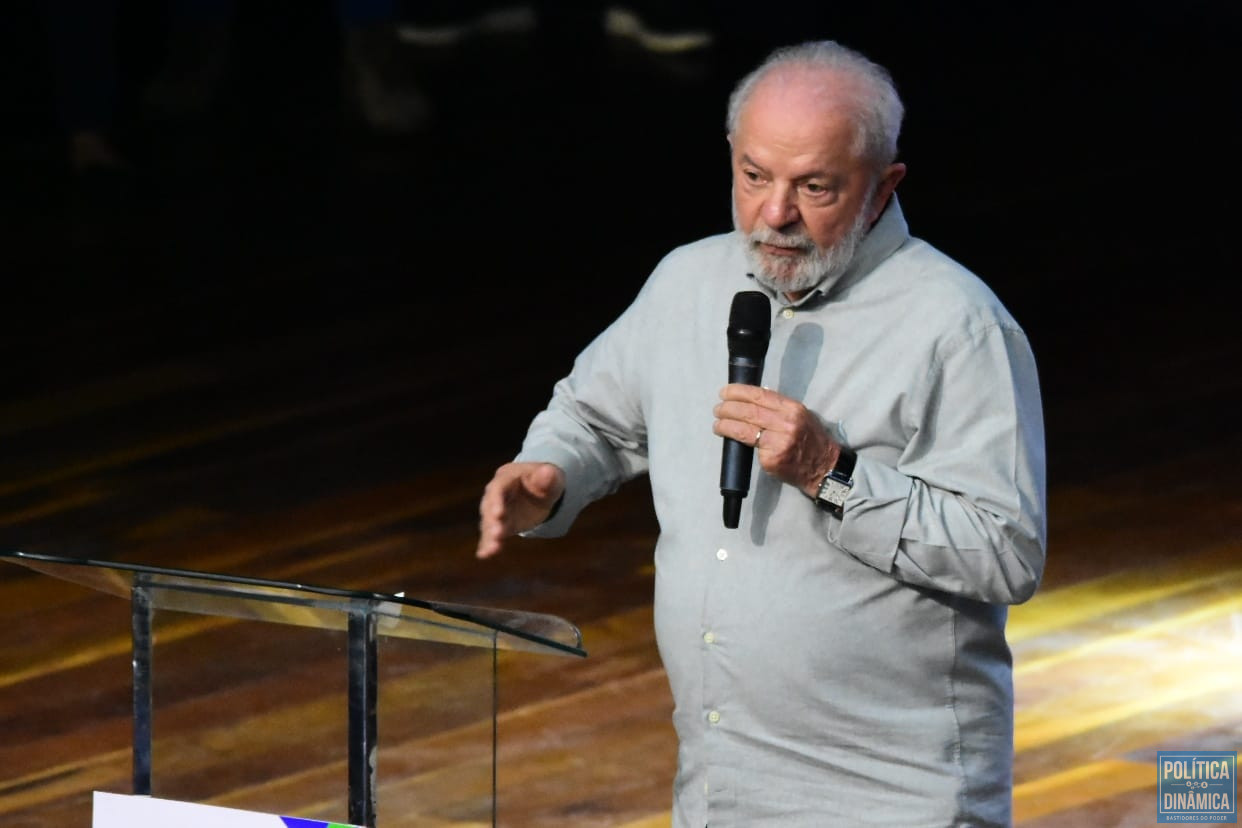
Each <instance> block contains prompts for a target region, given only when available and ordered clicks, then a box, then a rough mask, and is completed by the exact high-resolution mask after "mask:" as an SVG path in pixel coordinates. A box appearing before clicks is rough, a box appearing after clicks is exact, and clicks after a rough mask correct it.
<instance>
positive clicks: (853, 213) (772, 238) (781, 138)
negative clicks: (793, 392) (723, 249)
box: [731, 69, 904, 298]
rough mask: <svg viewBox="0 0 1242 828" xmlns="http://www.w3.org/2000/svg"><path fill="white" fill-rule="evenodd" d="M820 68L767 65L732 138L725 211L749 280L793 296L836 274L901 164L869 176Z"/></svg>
mask: <svg viewBox="0 0 1242 828" xmlns="http://www.w3.org/2000/svg"><path fill="white" fill-rule="evenodd" d="M825 80H826V79H825V77H824V75H823V73H822V72H821V73H818V74H816V73H813V72H810V71H807V70H796V69H793V70H783V71H782V70H777V71H776V72H774V73H773V74H772V75H769V76H768V77H767V78H765V79H764V80H763V81H761V82H760V84H759V86H758V87H757V88H756V89H755V90H754V92H753V93H752V95H751V97H750V100H749V101H748V102H747V103H746V106H745V107H744V108H743V110H742V112H741V117H740V119H739V122H738V126H737V131H736V133H735V134H734V135H733V136H732V141H731V143H732V156H733V216H734V224H735V225H736V226H737V229H738V230H739V231H741V232H742V233H743V234H746V235H747V236H748V241H747V244H748V257H749V260H750V263H751V265H752V267H753V268H754V270H755V276H756V278H757V279H759V281H761V282H762V283H764V284H766V285H768V286H770V287H772V288H773V289H776V290H780V291H783V292H785V293H789V294H793V295H794V296H795V298H796V296H798V295H800V294H802V293H805V292H806V291H807V290H808V289H809V288H811V287H812V286H814V285H815V284H816V283H818V282H819V281H820V280H821V279H822V278H823V277H824V276H825V275H826V274H829V273H832V274H835V273H839V272H840V271H842V270H844V269H845V267H846V266H848V264H849V261H850V259H852V258H853V255H854V251H855V248H856V246H857V243H858V242H859V241H860V240H861V238H862V236H864V235H865V234H866V232H867V230H868V229H869V228H870V226H871V224H872V223H873V222H874V221H875V219H876V218H877V217H878V216H879V214H880V212H881V211H882V210H883V208H884V205H885V204H886V203H887V200H888V196H889V195H890V194H891V193H892V190H893V188H894V187H895V186H896V184H897V181H899V180H900V179H901V175H902V173H904V167H903V166H902V165H900V164H894V165H892V166H891V167H889V168H888V169H886V170H882V171H880V172H879V174H878V175H877V171H876V169H875V168H874V166H873V165H871V164H869V163H867V162H866V161H865V160H864V159H863V158H862V157H860V155H859V154H858V153H857V152H855V150H854V136H855V132H854V125H853V123H852V121H851V119H850V114H849V110H848V109H847V108H846V107H844V106H841V105H833V104H832V103H831V98H830V97H828V95H829V92H828V91H826V89H827V88H826V87H825Z"/></svg>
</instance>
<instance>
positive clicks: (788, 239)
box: [747, 224, 815, 250]
mask: <svg viewBox="0 0 1242 828" xmlns="http://www.w3.org/2000/svg"><path fill="white" fill-rule="evenodd" d="M747 238H748V239H749V240H750V243H751V244H752V245H755V244H768V245H771V246H773V247H785V248H789V249H791V250H813V249H814V248H815V242H814V241H812V239H811V237H810V236H808V235H807V234H806V233H803V232H794V233H782V232H781V231H780V230H773V229H772V228H771V227H768V226H766V225H764V224H756V225H755V226H754V228H752V229H751V231H750V233H749V234H747Z"/></svg>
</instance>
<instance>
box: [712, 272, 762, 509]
mask: <svg viewBox="0 0 1242 828" xmlns="http://www.w3.org/2000/svg"><path fill="white" fill-rule="evenodd" d="M727 334H728V339H729V382H730V383H741V384H743V385H759V383H760V380H761V379H762V377H763V361H764V358H765V357H766V356H767V353H768V340H769V338H770V337H771V334H772V306H771V303H770V302H769V301H768V297H767V296H766V295H765V294H763V293H760V292H758V291H742V292H740V293H738V294H737V295H736V296H734V297H733V306H732V308H731V309H730V311H729V329H728V331H727ZM754 456H755V449H754V447H753V446H749V445H746V444H745V443H740V442H738V441H737V440H733V439H730V438H728V437H726V438H724V447H723V449H722V452H721V457H720V494H721V496H722V497H723V499H724V504H723V505H724V512H723V515H724V525H725V527H726V528H728V529H736V528H737V525H738V521H739V519H740V518H741V514H742V500H743V498H745V497H746V495H748V494H749V493H750V467H751V465H752V464H753V461H754Z"/></svg>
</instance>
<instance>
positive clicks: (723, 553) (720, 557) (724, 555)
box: [716, 549, 729, 561]
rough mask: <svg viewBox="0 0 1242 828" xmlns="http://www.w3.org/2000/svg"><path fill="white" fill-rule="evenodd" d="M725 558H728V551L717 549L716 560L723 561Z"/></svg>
mask: <svg viewBox="0 0 1242 828" xmlns="http://www.w3.org/2000/svg"><path fill="white" fill-rule="evenodd" d="M727 557H729V550H728V549H717V550H716V560H718V561H723V560H724V559H725V558H727Z"/></svg>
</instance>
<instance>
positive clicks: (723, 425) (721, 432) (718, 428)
mask: <svg viewBox="0 0 1242 828" xmlns="http://www.w3.org/2000/svg"><path fill="white" fill-rule="evenodd" d="M712 431H713V432H714V433H715V434H716V435H717V436H719V437H728V438H729V439H730V440H737V441H738V442H739V443H741V444H742V445H744V446H751V447H756V441H757V440H759V438H760V435H762V438H763V439H764V440H767V439H770V438H771V436H772V434H771V433H770V432H769V431H768V430H767V429H764V428H762V427H760V426H757V425H755V424H754V423H749V422H746V421H745V420H717V421H716V422H715V423H714V424H713V425H712ZM760 442H761V441H760ZM758 447H759V448H762V446H758ZM770 447H771V446H770V445H769V448H770Z"/></svg>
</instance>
